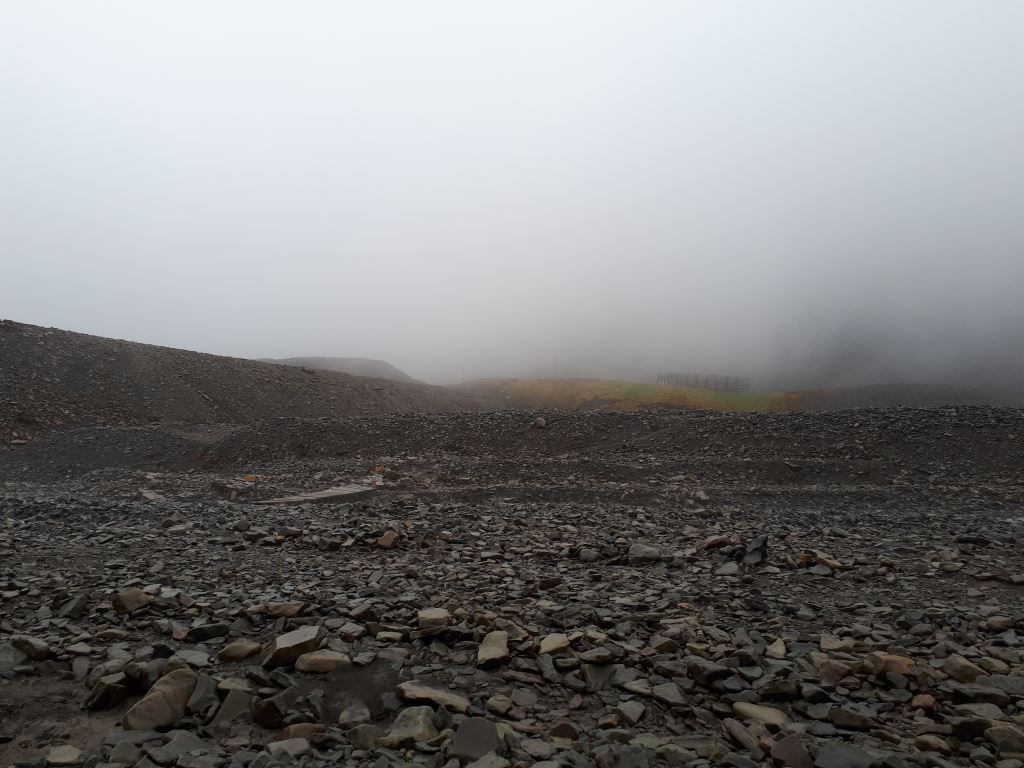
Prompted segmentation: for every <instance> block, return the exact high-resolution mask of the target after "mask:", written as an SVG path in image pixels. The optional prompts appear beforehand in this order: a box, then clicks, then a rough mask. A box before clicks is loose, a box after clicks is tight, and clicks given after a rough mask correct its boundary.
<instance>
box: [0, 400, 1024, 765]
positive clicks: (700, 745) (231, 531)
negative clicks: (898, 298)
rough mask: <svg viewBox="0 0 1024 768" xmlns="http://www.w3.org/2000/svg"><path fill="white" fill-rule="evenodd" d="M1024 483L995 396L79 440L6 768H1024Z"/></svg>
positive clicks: (8, 700) (42, 472)
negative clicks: (956, 404)
mask: <svg viewBox="0 0 1024 768" xmlns="http://www.w3.org/2000/svg"><path fill="white" fill-rule="evenodd" d="M1022 467H1024V412H1022V411H1017V410H1012V409H987V408H967V407H961V408H946V409H890V410H863V411H846V412H837V413H817V414H800V413H791V414H762V415H753V414H751V415H725V414H708V413H634V414H611V413H586V414H560V413H542V414H538V413H524V412H501V413H472V414H436V415H429V416H425V415H421V416H410V415H391V416H380V417H373V418H362V419H358V418H353V419H335V420H326V419H321V420H314V421H302V420H295V419H278V420H272V421H268V422H261V423H258V424H253V425H247V426H246V425H243V426H231V425H212V426H205V427H199V426H195V425H190V426H187V427H186V426H178V427H173V426H168V425H159V426H149V427H146V426H126V427H111V426H106V427H103V426H96V427H84V428H79V429H65V430H63V431H56V432H52V433H50V434H49V435H47V436H42V437H37V438H36V439H35V440H33V441H32V442H30V443H29V444H26V445H18V446H15V447H14V448H13V449H11V450H8V451H6V452H5V453H2V454H0V481H2V482H0V766H2V765H24V766H43V765H44V764H47V765H86V766H94V765H105V766H138V767H139V768H154V766H181V767H182V768H222V767H223V768H234V767H235V766H250V767H251V768H269V767H270V766H278V765H304V766H327V765H366V766H371V765H372V766H374V767H375V768H387V767H388V766H399V765H415V766H431V767H433V766H451V768H455V767H456V766H460V765H463V766H464V765H467V764H469V765H472V766H474V767H475V768H490V767H495V766H509V765H515V766H541V767H542V768H554V767H555V766H578V767H580V768H582V766H589V765H594V766H599V767H600V768H611V767H612V766H620V767H622V768H632V767H633V766H655V765H658V766H661V765H671V766H675V765H679V766H692V767H693V768H704V767H705V766H729V767H730V768H752V766H784V767H787V768H810V767H811V766H815V768H868V766H875V765H877V766H891V767H892V768H896V767H897V766H916V765H922V766H938V767H939V768H942V767H943V766H947V765H977V766H994V767H995V768H1022V766H1024V639H1022V637H1021V635H1022V634H1024V633H1022V630H1024V474H1022V471H1021V469H1022ZM249 474H257V475H258V476H259V478H260V480H259V485H258V486H257V485H256V484H255V483H253V482H251V481H248V480H246V479H245V475H249ZM341 483H360V484H364V485H366V486H368V487H370V488H372V489H373V492H372V495H370V496H369V498H364V499H362V500H359V501H355V502H352V503H348V504H342V503H328V504H321V505H312V504H308V505H299V506H288V507H283V506H267V505H260V504H256V503H254V502H255V501H258V500H260V499H266V498H267V497H268V496H271V495H279V494H284V493H294V492H301V491H307V490H317V489H323V488H328V487H331V486H334V485H338V484H341Z"/></svg>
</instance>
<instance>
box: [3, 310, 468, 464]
mask: <svg viewBox="0 0 1024 768" xmlns="http://www.w3.org/2000/svg"><path fill="white" fill-rule="evenodd" d="M0 361H2V365H0V446H2V445H4V444H5V443H7V444H13V445H20V444H22V443H24V442H25V441H26V440H28V439H30V438H32V437H34V436H36V435H39V434H41V433H43V432H45V431H46V430H47V429H49V428H52V427H56V426H61V425H65V424H83V423H85V424H92V423H98V424H114V425H137V424H149V423H153V422H182V423H188V424H214V423H233V424H244V423H248V422H251V421H255V420H260V419H268V418H273V417H275V416H286V415H287V416H301V417H307V418H308V417H317V416H342V415H351V414H371V413H396V412H409V411H417V412H420V411H422V412H427V411H472V410H476V409H478V408H479V407H480V406H479V405H478V404H477V403H476V401H475V400H474V399H473V398H472V397H469V396H468V395H465V394H461V393H456V392H454V391H451V390H448V389H445V388H443V387H432V386H428V385H426V384H419V383H410V382H400V381H389V380H385V379H372V378H364V377H361V376H350V375H348V374H345V373H336V372H331V371H318V370H311V369H306V368H294V367H290V366H287V365H274V364H271V363H264V362H257V361H255V360H242V359H238V358H233V357H221V356H218V355H206V354H202V353H199V352H188V351H185V350H181V349H170V348H167V347H158V346H154V345H151V344H137V343H135V342H129V341H120V340H117V339H106V338H101V337H99V336H89V335H86V334H83V333H72V332H70V331H61V330H57V329H54V328H40V327H37V326H33V325H25V324H22V323H15V322H12V321H9V320H0Z"/></svg>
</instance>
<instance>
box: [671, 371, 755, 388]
mask: <svg viewBox="0 0 1024 768" xmlns="http://www.w3.org/2000/svg"><path fill="white" fill-rule="evenodd" d="M658 383H659V384H668V385H670V386H673V387H696V388H697V389H711V390H714V391H715V392H747V391H749V390H750V379H747V378H744V377H742V376H716V375H714V374H710V373H659V374H658Z"/></svg>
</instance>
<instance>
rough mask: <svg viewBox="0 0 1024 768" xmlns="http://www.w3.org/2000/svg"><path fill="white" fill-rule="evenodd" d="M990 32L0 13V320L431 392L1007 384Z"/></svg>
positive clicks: (931, 13) (647, 14)
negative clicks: (771, 381) (352, 371)
mask: <svg viewBox="0 0 1024 768" xmlns="http://www.w3.org/2000/svg"><path fill="white" fill-rule="evenodd" d="M1022 40H1024V3H1022V2H1020V0H1006V1H1005V2H998V1H994V0H962V1H960V2H951V1H943V0H903V1H900V0H895V1H894V0H884V1H883V0H877V1H874V2H872V1H870V0H868V1H865V0H849V1H844V0H829V2H821V0H805V1H802V2H796V1H792V2H787V1H786V0H773V2H763V0H750V1H749V2H728V1H723V0H707V1H706V2H684V1H682V0H667V1H665V2H656V1H654V0H641V1H640V2H623V1H619V2H598V1H596V0H571V1H570V0H564V1H562V2H559V1H558V0H554V1H552V0H546V1H545V2H539V1H538V2H531V1H529V0H516V1H515V2H500V3H499V2H486V1H484V0H472V1H469V0H467V2H439V1H434V0H432V1H431V2H421V1H419V2H313V1H312V0H309V1H307V2H302V3H285V2H275V3H267V2H253V0H244V1H239V2H178V3H159V4H158V3H140V2H111V1H104V2H85V1H83V0H76V1H74V2H45V1H40V0H24V1H22V2H17V1H14V0H6V1H5V2H2V3H0V115H2V117H0V267H2V272H0V317H7V318H10V319H14V320H19V321H22V322H28V323H35V324H40V325H51V326H57V327H61V328H66V329H71V330H78V331H84V332H88V333H95V334H100V335H104V336H114V337H119V338H128V339H133V340H139V341H147V342H152V343H158V344H165V345H170V346H177V347H185V348H189V349H197V350H203V351H209V352H216V353H222V354H232V355H238V356H290V355H309V354H318V355H359V356H369V357H380V358H385V359H387V360H389V361H390V362H392V363H394V364H395V365H397V366H399V367H400V368H403V369H405V370H406V371H408V372H409V373H411V374H413V375H416V376H419V377H422V378H426V379H430V380H439V381H440V380H451V379H456V378H458V377H459V376H460V375H461V373H462V370H463V366H465V371H466V375H467V376H481V375H516V374H520V375H534V374H552V373H554V371H555V366H556V364H557V366H558V371H559V373H562V374H569V373H576V374H587V375H637V376H639V375H646V374H648V373H650V372H653V371H654V370H657V369H666V368H668V369H683V370H686V369H691V370H709V369H710V370H712V371H715V370H721V371H722V372H725V373H755V374H757V373H763V372H765V371H769V370H770V369H771V368H772V367H773V366H774V365H777V364H779V363H780V361H781V362H782V363H785V364H788V363H790V362H793V361H797V362H800V361H806V360H807V359H808V357H809V356H810V358H811V359H812V361H813V362H814V363H815V364H816V365H820V366H821V367H822V369H828V370H833V369H836V368H837V367H838V369H839V370H838V373H837V375H838V376H839V377H840V378H846V379H850V378H854V379H864V380H867V379H871V378H875V379H877V378H884V377H890V378H914V377H917V378H922V377H928V376H933V377H941V376H944V375H946V374H947V373H948V372H949V371H960V372H962V371H965V370H968V371H969V370H976V369H977V368H978V367H979V366H985V365H988V366H990V367H991V366H994V369H996V370H1003V371H1005V370H1011V371H1017V372H1020V371H1022V370H1024V369H1022V367H1021V366H1022V365H1024V363H1022V360H1024V335H1022V334H1024V46H1022V44H1021V41H1022ZM1004 359H1005V361H1006V362H1005V364H1004V362H1003V360H1004ZM850 361H853V362H854V363H857V361H860V362H859V363H857V365H860V364H863V367H862V368H860V369H857V370H854V371H850V370H843V368H844V364H846V363H850ZM1014 366H1016V368H1014ZM833 372H835V371H833ZM986 375H988V374H986Z"/></svg>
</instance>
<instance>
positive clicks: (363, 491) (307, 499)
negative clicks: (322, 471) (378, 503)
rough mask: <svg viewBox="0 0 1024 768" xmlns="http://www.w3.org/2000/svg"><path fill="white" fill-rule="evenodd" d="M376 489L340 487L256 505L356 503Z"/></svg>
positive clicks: (366, 486) (259, 502)
mask: <svg viewBox="0 0 1024 768" xmlns="http://www.w3.org/2000/svg"><path fill="white" fill-rule="evenodd" d="M374 490H376V489H374V488H371V487H370V486H368V485H339V486H337V487H335V488H327V489H326V490H323V491H314V492H313V493H300V494H298V495H296V496H279V497H278V498H276V499H264V500H263V501H257V502H255V503H256V504H281V505H287V504H326V503H327V502H330V501H356V500H358V499H365V498H366V497H367V496H370V495H372V494H373V492H374Z"/></svg>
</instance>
